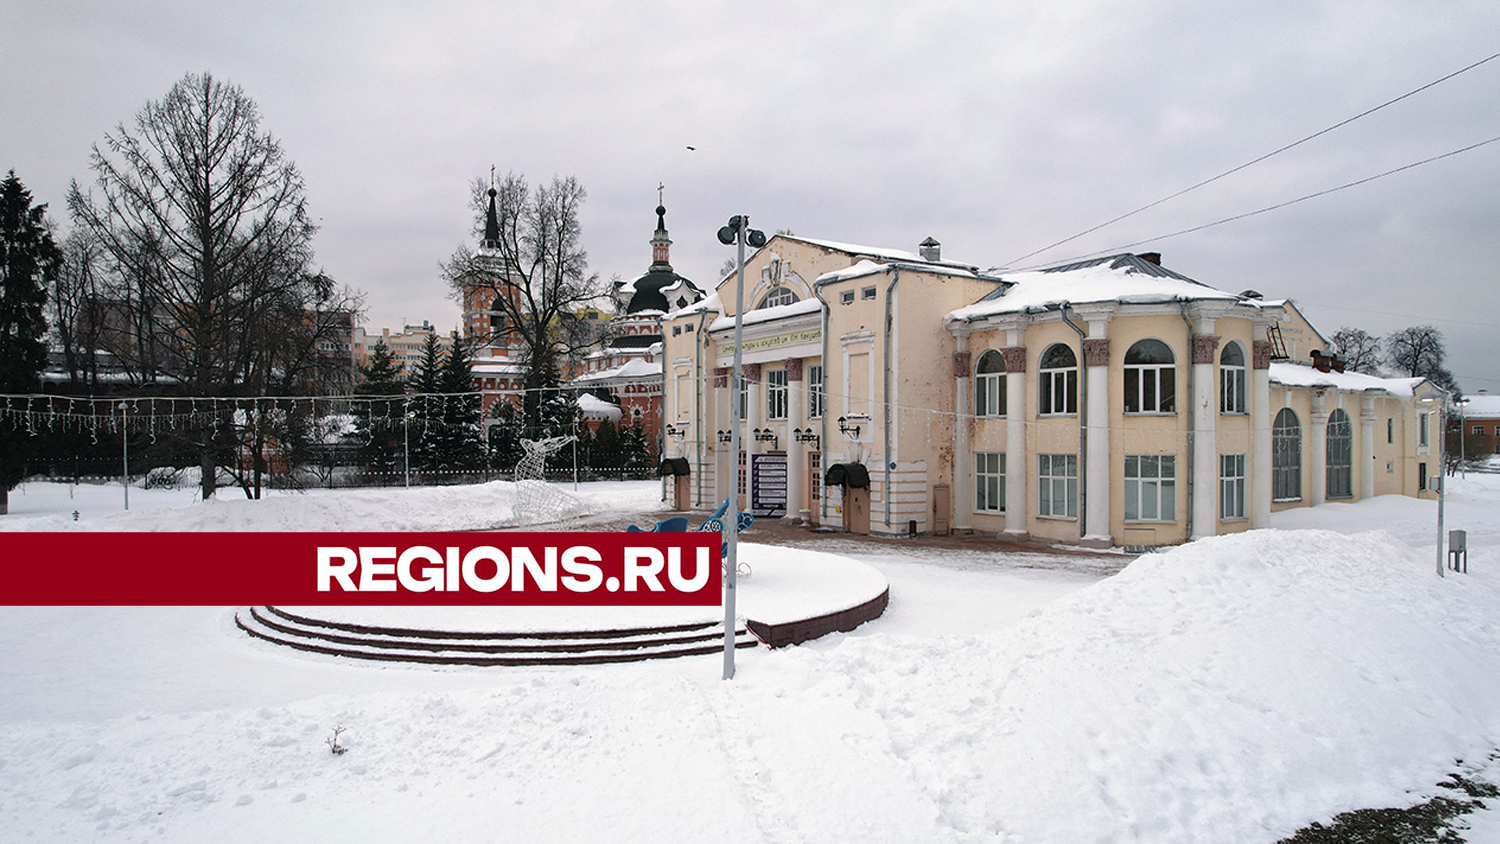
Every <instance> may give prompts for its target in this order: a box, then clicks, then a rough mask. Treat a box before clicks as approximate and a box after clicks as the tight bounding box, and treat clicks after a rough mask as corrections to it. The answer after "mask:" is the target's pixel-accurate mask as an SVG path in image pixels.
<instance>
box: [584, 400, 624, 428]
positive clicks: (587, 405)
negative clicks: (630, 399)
mask: <svg viewBox="0 0 1500 844" xmlns="http://www.w3.org/2000/svg"><path fill="white" fill-rule="evenodd" d="M578 409H579V410H581V411H583V412H584V413H585V414H590V413H591V414H594V415H596V416H603V417H605V418H607V419H608V420H609V421H611V422H618V421H620V413H621V411H620V406H619V405H617V404H614V403H612V402H607V401H605V400H604V399H601V398H599V397H598V396H593V395H590V394H588V393H583V394H582V395H580V396H579V397H578Z"/></svg>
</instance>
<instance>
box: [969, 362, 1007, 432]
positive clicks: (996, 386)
mask: <svg viewBox="0 0 1500 844" xmlns="http://www.w3.org/2000/svg"><path fill="white" fill-rule="evenodd" d="M993 360H998V361H999V362H1000V370H999V371H996V372H980V371H979V368H980V367H982V366H984V365H985V362H986V361H993ZM974 415H975V416H1004V415H1005V359H1004V358H1003V357H1001V355H1000V353H999V352H997V351H995V350H994V349H991V350H989V351H987V352H985V353H984V354H982V355H980V356H979V362H978V363H977V364H975V366H974Z"/></svg>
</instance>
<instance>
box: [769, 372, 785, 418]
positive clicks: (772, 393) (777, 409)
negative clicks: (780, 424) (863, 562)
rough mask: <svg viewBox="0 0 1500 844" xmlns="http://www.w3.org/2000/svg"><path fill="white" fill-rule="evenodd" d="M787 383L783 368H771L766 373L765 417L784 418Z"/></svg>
mask: <svg viewBox="0 0 1500 844" xmlns="http://www.w3.org/2000/svg"><path fill="white" fill-rule="evenodd" d="M787 383H788V382H787V374H786V370H785V369H772V370H770V371H769V372H767V373H766V419H785V418H786V414H787Z"/></svg>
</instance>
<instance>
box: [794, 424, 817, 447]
mask: <svg viewBox="0 0 1500 844" xmlns="http://www.w3.org/2000/svg"><path fill="white" fill-rule="evenodd" d="M792 439H793V440H796V441H797V442H799V443H811V444H812V447H813V450H814V451H816V450H817V449H818V434H817V432H816V431H814V430H813V429H812V426H811V425H809V426H808V427H807V429H806V430H803V429H802V428H793V429H792Z"/></svg>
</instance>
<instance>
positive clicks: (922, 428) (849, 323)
mask: <svg viewBox="0 0 1500 844" xmlns="http://www.w3.org/2000/svg"><path fill="white" fill-rule="evenodd" d="M734 298H735V280H734V277H733V276H731V277H730V278H729V279H727V280H726V281H725V282H724V283H722V284H721V285H720V287H719V289H718V290H717V291H716V292H715V293H714V294H713V295H711V296H709V297H708V298H706V299H704V300H703V301H702V302H700V303H698V304H696V305H693V306H690V307H687V308H682V309H679V310H676V311H673V312H671V313H669V314H668V316H667V318H666V319H665V321H664V323H663V325H664V343H665V345H664V356H663V358H664V390H665V397H664V399H665V401H664V404H665V416H666V419H667V421H668V422H670V423H672V424H673V427H674V429H676V430H680V431H684V432H685V434H684V435H683V437H682V438H681V439H680V440H679V441H677V442H675V443H674V442H668V443H667V455H666V456H668V457H683V458H686V459H687V460H688V464H689V466H690V469H691V471H690V474H689V475H688V476H686V477H685V478H681V479H679V480H678V483H686V484H689V485H690V488H689V492H690V495H689V498H690V500H691V501H692V502H693V504H694V506H696V507H700V508H705V509H707V508H711V507H714V506H717V503H718V502H719V501H722V500H723V499H724V498H725V497H727V496H728V494H729V490H728V485H729V478H730V476H731V463H730V459H731V455H730V454H729V453H728V445H727V440H728V436H727V433H728V429H729V427H730V425H731V413H732V412H735V411H736V410H737V411H738V412H739V413H740V415H741V416H742V418H743V420H744V421H743V423H742V424H743V429H742V430H743V433H742V443H743V446H744V448H743V449H742V452H741V454H740V455H739V461H740V463H741V464H742V465H743V466H744V467H745V471H744V472H743V473H742V474H743V475H744V476H745V477H746V480H745V481H744V482H743V483H742V488H741V493H742V494H743V496H744V499H743V502H744V506H746V507H747V508H748V509H751V510H753V511H754V512H756V513H757V515H758V516H760V517H762V518H764V517H771V516H781V517H784V518H787V519H788V520H791V521H798V522H804V523H820V524H834V525H842V526H844V527H846V528H848V529H850V530H854V531H859V532H871V533H880V534H892V535H895V534H908V533H911V532H916V533H919V534H921V533H931V532H938V533H942V532H947V531H949V530H954V531H980V532H987V533H1009V534H1013V535H1027V536H1034V537H1039V538H1046V539H1052V540H1057V541H1064V542H1077V543H1082V544H1088V545H1101V546H1103V545H1132V546H1155V545H1164V544H1171V543H1176V542H1181V541H1184V540H1186V539H1189V538H1196V537H1200V536H1211V535H1215V534H1219V533H1229V532H1234V531H1239V530H1245V529H1249V528H1252V527H1260V526H1265V525H1266V524H1267V523H1268V521H1269V517H1270V513H1271V512H1272V511H1273V510H1275V509H1281V508H1285V507H1292V506H1307V505H1310V504H1318V503H1322V502H1324V501H1330V500H1358V499H1361V498H1367V497H1370V496H1373V495H1379V494H1385V493H1403V494H1409V495H1416V494H1426V493H1425V492H1424V490H1425V489H1426V487H1427V483H1426V480H1425V479H1426V477H1427V476H1428V475H1431V474H1435V473H1436V472H1437V471H1438V468H1439V465H1440V461H1439V456H1440V452H1439V451H1438V443H1437V441H1436V437H1437V432H1439V431H1442V430H1443V428H1442V426H1441V424H1440V420H1438V419H1437V418H1435V417H1434V416H1433V414H1434V413H1435V412H1437V408H1439V407H1441V404H1442V398H1443V396H1442V394H1441V391H1439V390H1437V389H1436V388H1435V387H1433V386H1432V385H1431V384H1429V383H1428V382H1426V381H1424V380H1422V379H1380V378H1372V377H1370V376H1362V375H1354V374H1345V373H1341V372H1333V371H1329V372H1320V371H1317V370H1315V369H1314V368H1313V367H1311V366H1309V365H1306V364H1305V363H1302V362H1299V359H1300V360H1301V361H1307V360H1309V359H1310V355H1311V353H1312V352H1313V351H1315V350H1317V349H1319V348H1321V346H1322V337H1321V336H1320V335H1319V334H1318V333H1317V332H1316V330H1315V329H1313V327H1312V326H1311V325H1310V324H1308V323H1307V321H1306V320H1305V319H1303V318H1302V316H1301V315H1300V314H1299V313H1298V312H1297V310H1296V308H1295V306H1294V305H1293V304H1291V303H1290V302H1287V301H1284V300H1277V301H1272V300H1265V299H1262V298H1261V297H1260V296H1259V294H1256V293H1254V292H1253V291H1246V292H1245V293H1243V294H1233V293H1226V292H1224V291H1220V290H1216V289H1214V288H1211V287H1208V286H1207V285H1204V284H1201V283H1199V282H1197V281H1194V280H1192V279H1189V278H1187V277H1185V276H1182V275H1180V274H1178V273H1175V272H1173V271H1171V270H1169V269H1166V268H1164V267H1162V266H1161V265H1160V257H1159V256H1156V255H1154V254H1148V255H1144V256H1137V255H1115V256H1109V257H1106V258H1100V259H1094V260H1091V261H1085V262H1080V263H1076V264H1073V265H1069V266H1063V267H1055V268H1049V269H1047V270H1042V271H1034V272H1026V273H986V272H981V271H980V270H979V269H978V268H977V267H976V266H972V265H965V264H960V263H955V262H951V261H943V260H942V259H941V257H940V252H939V246H938V244H937V243H936V242H935V241H933V240H931V239H930V238H929V239H928V240H927V241H926V242H924V243H923V244H922V247H921V250H920V252H919V253H909V252H901V251H897V250H886V249H872V248H868V247H859V246H853V245H848V244H839V243H833V242H828V241H817V240H810V239H807V238H799V237H793V236H786V235H778V236H776V237H774V238H772V239H771V241H770V242H769V243H767V244H766V246H764V247H763V248H761V249H760V250H758V251H757V252H756V253H755V254H754V255H753V256H752V257H750V258H749V259H747V262H746V278H745V290H744V308H745V312H744V320H743V328H742V330H743V335H744V341H743V360H744V364H745V366H744V372H745V382H746V384H745V389H744V390H743V393H742V395H741V396H739V397H738V399H737V400H736V399H735V397H733V396H732V395H731V392H732V391H731V389H730V385H729V380H730V373H729V368H730V365H731V362H732V357H733V350H734V347H733V329H734V319H733V315H734V313H735V303H734ZM1273 358H1277V360H1275V361H1274V362H1273ZM1424 432H1425V434H1424ZM866 483H867V485H866Z"/></svg>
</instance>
